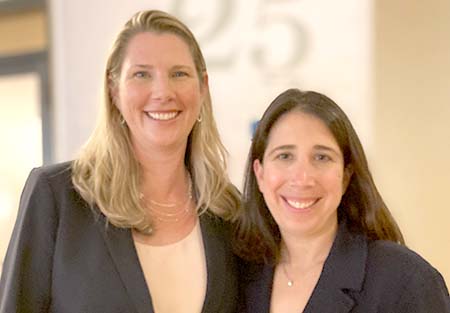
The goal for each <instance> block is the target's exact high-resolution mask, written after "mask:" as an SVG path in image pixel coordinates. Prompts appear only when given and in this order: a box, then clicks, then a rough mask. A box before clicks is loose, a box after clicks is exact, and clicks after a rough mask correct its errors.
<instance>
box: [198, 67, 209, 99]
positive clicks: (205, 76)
mask: <svg viewBox="0 0 450 313" xmlns="http://www.w3.org/2000/svg"><path fill="white" fill-rule="evenodd" d="M201 80H202V85H201V86H200V89H201V92H202V95H203V97H205V96H206V93H207V91H208V90H209V77H208V73H207V72H206V71H205V72H204V73H203V74H202V79H201Z"/></svg>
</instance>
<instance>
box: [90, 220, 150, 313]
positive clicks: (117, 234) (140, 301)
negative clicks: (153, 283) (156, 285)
mask: <svg viewBox="0 0 450 313" xmlns="http://www.w3.org/2000/svg"><path fill="white" fill-rule="evenodd" d="M97 225H98V227H99V230H100V232H101V233H102V235H103V238H104V240H105V243H106V246H107V248H108V251H109V253H110V256H111V259H112V260H113V263H114V265H115V266H116V269H117V272H118V273H119V276H120V278H121V279H122V283H123V285H124V287H125V290H126V292H127V293H128V296H129V297H130V299H131V302H132V304H133V305H134V308H135V311H136V312H138V313H154V310H153V305H152V301H151V297H150V292H149V290H148V286H147V283H146V281H145V276H144V273H143V271H142V268H141V265H140V263H139V257H138V255H137V252H136V248H135V246H134V242H133V237H132V235H131V230H130V229H122V228H118V227H115V226H113V225H111V224H109V223H108V222H107V221H106V217H105V216H104V215H103V214H101V213H100V214H99V218H98V221H97Z"/></svg>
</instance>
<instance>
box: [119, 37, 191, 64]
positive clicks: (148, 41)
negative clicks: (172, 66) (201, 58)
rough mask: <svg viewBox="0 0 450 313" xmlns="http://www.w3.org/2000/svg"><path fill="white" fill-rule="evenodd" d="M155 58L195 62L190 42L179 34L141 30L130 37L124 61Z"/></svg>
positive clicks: (151, 59) (141, 60) (143, 60)
mask: <svg viewBox="0 0 450 313" xmlns="http://www.w3.org/2000/svg"><path fill="white" fill-rule="evenodd" d="M155 59H157V60H174V61H178V62H183V63H191V64H193V63H194V61H193V57H192V54H191V51H190V49H189V46H188V44H187V43H186V41H185V40H184V39H183V38H182V37H180V36H179V35H176V34H173V33H168V32H163V33H156V32H141V33H138V34H136V35H134V36H133V37H132V38H131V39H130V41H129V43H128V46H127V48H126V51H125V57H124V62H145V61H153V60H155Z"/></svg>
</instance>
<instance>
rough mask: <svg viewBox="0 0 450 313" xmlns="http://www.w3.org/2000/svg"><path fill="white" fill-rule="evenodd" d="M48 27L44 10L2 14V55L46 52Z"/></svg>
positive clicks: (0, 32)
mask: <svg viewBox="0 0 450 313" xmlns="http://www.w3.org/2000/svg"><path fill="white" fill-rule="evenodd" d="M46 27H47V25H46V16H45V13H44V11H43V10H33V11H27V12H22V13H15V14H0V36H1V37H0V38H1V40H0V55H12V54H20V53H27V52H34V51H41V50H45V49H46V47H47V35H46V33H47V28H46Z"/></svg>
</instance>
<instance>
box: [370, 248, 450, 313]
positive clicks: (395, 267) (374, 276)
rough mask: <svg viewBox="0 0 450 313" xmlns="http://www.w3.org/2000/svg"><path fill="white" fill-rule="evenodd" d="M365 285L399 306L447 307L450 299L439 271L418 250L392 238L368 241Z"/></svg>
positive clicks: (372, 294)
mask: <svg viewBox="0 0 450 313" xmlns="http://www.w3.org/2000/svg"><path fill="white" fill-rule="evenodd" d="M364 284H365V286H366V291H368V290H371V292H370V293H371V296H372V298H373V297H374V296H375V294H379V295H380V296H381V297H380V298H384V299H385V300H386V301H387V302H389V301H392V302H393V303H397V305H407V304H408V305H412V304H415V305H423V306H429V305H432V304H433V305H436V306H438V305H443V306H444V305H445V303H446V302H447V301H448V300H449V298H448V297H449V294H448V289H447V286H446V285H445V281H444V279H443V277H442V275H441V274H440V273H439V271H438V270H436V269H435V268H434V267H433V266H432V265H431V264H430V263H429V262H427V261H426V260H425V259H424V258H423V257H421V256H420V255H419V254H418V253H416V252H414V251H412V250H410V249H408V248H407V247H405V246H402V245H400V244H397V243H394V242H389V241H382V240H376V241H369V243H368V255H367V263H366V278H365V283H364ZM391 297H392V299H391V300H389V299H390V298H391ZM386 301H385V302H386ZM418 312H422V311H418ZM429 312H437V311H434V310H430V311H429Z"/></svg>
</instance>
